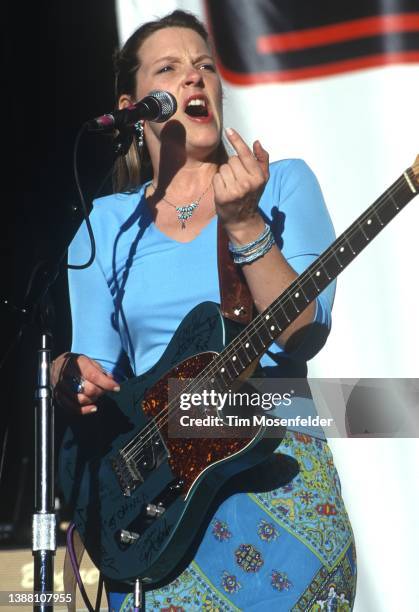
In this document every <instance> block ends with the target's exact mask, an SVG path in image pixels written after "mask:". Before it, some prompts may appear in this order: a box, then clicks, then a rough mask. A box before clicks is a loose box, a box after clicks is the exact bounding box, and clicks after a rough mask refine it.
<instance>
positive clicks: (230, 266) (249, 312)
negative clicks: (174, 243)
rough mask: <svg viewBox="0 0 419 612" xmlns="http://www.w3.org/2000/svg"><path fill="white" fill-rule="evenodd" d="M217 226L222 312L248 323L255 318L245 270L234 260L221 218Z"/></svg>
mask: <svg viewBox="0 0 419 612" xmlns="http://www.w3.org/2000/svg"><path fill="white" fill-rule="evenodd" d="M217 226H218V227H217V260H218V281H219V284H220V296H221V313H222V315H223V316H224V317H226V318H227V319H230V320H232V321H237V322H238V323H243V324H244V325H248V324H249V323H250V321H251V320H252V318H253V298H252V296H251V293H250V291H249V287H248V286H247V283H246V279H245V278H244V274H243V272H242V271H241V269H240V268H239V266H238V265H237V264H235V263H234V261H233V256H232V255H231V253H230V250H229V248H228V236H227V232H226V231H225V230H224V228H223V226H222V224H221V223H220V221H219V220H218V221H217Z"/></svg>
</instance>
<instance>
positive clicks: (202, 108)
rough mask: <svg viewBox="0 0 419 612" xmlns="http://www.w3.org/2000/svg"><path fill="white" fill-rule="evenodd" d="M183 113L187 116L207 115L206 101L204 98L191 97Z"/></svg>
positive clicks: (199, 116)
mask: <svg viewBox="0 0 419 612" xmlns="http://www.w3.org/2000/svg"><path fill="white" fill-rule="evenodd" d="M185 113H186V114H187V115H189V117H198V118H201V117H209V112H208V106H207V101H206V100H205V99H204V98H191V99H190V100H189V101H188V103H187V105H186V107H185Z"/></svg>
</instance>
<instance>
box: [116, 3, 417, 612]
mask: <svg viewBox="0 0 419 612" xmlns="http://www.w3.org/2000/svg"><path fill="white" fill-rule="evenodd" d="M175 8H182V9H185V10H190V11H192V12H194V13H195V14H196V15H197V16H198V17H200V18H201V19H202V20H204V21H205V20H206V12H205V10H204V3H203V2H201V1H199V0H189V1H184V2H175V1H170V0H159V2H153V3H145V2H141V1H140V0H138V1H134V0H131V1H128V0H119V2H117V12H118V20H119V29H120V36H121V41H124V40H126V38H127V37H128V36H129V35H130V34H131V33H132V31H133V30H135V29H136V28H137V27H138V26H139V25H140V24H141V23H143V22H145V21H148V20H150V19H154V18H155V17H160V16H162V15H164V14H166V13H168V12H170V11H172V10H174V9H175ZM224 90H225V115H224V117H225V126H231V127H234V128H235V129H237V130H238V131H239V132H240V133H241V134H242V136H243V137H244V138H245V139H246V140H247V142H248V143H251V142H252V141H253V140H255V139H256V138H258V139H260V140H261V142H262V144H263V146H264V147H265V148H266V149H267V150H268V151H269V153H270V156H271V160H275V159H280V158H288V157H299V158H303V159H304V160H305V161H307V163H308V164H309V165H310V166H311V167H312V169H313V170H314V172H315V173H316V175H317V177H318V179H319V182H320V185H321V187H322V190H323V193H324V196H325V199H326V202H327V205H328V208H329V211H330V214H331V217H332V219H333V222H334V225H335V229H336V232H337V234H340V233H341V232H343V231H344V230H345V229H346V228H347V227H348V226H349V225H350V224H351V223H352V221H353V220H355V218H356V217H358V216H359V215H360V214H361V213H362V212H363V211H364V210H365V209H366V208H367V207H368V206H369V205H370V204H371V203H372V202H373V201H374V200H376V199H377V197H378V196H380V195H381V193H382V192H383V191H384V190H385V189H387V187H389V186H390V185H391V184H392V183H393V182H394V180H396V179H397V178H398V177H399V176H400V175H401V174H402V172H403V171H404V170H405V169H406V168H407V167H408V166H410V165H412V163H413V161H414V159H415V157H416V155H417V154H418V153H419V122H418V109H419V64H418V63H406V64H402V63H400V64H392V65H388V66H378V67H376V68H374V67H372V68H371V67H370V68H366V69H362V70H354V71H353V72H345V73H342V74H335V75H332V76H321V77H319V78H307V79H304V80H296V81H292V82H278V83H270V84H260V85H232V84H231V83H227V82H225V83H224ZM418 234H419V198H416V199H415V200H413V202H412V203H410V204H409V205H408V206H407V208H406V210H404V211H402V212H401V213H400V215H399V216H398V217H397V218H396V219H395V220H394V221H393V222H391V224H390V225H389V226H388V227H387V228H385V229H384V230H383V232H382V234H380V236H378V237H377V238H376V240H374V242H373V244H371V245H369V246H368V247H367V248H366V250H365V251H364V252H363V253H361V254H360V255H359V257H357V259H356V260H355V261H354V262H353V263H352V264H350V266H349V268H348V269H347V270H345V271H344V272H343V273H342V275H341V276H340V278H339V280H338V289H337V294H336V301H335V305H334V310H333V327H332V331H331V334H330V337H329V339H328V342H327V344H326V347H325V348H324V349H323V350H322V351H321V352H320V354H319V355H318V356H316V358H315V359H314V360H313V361H312V362H311V363H310V375H311V376H312V377H315V376H318V377H327V378H344V377H347V378H355V379H356V378H361V377H362V378H372V377H376V378H386V377H389V378H398V377H406V378H419V359H418V358H417V356H416V349H417V347H418V346H419V325H418V322H417V313H418V312H419V288H418V282H417V276H418V274H417V269H416V266H417V259H418V257H417V244H418ZM418 409H419V406H418ZM331 447H332V449H333V451H334V456H335V461H336V465H337V467H338V470H339V472H340V477H341V480H342V484H343V494H344V499H345V503H346V506H347V509H348V513H349V515H350V518H351V521H352V524H353V528H354V532H355V538H356V543H357V551H358V562H359V578H358V592H357V598H356V603H355V610H356V611H357V612H372V611H374V612H375V611H380V612H394V610H403V612H410V611H412V612H413V611H414V610H417V609H418V605H419V604H418V602H417V599H418V596H417V590H416V583H417V576H416V574H417V569H418V567H419V527H418V525H419V522H418V520H417V509H418V508H419V485H418V478H417V472H418V466H419V443H418V440H417V439H411V440H409V439H403V440H383V439H379V440H377V439H376V440H332V441H331Z"/></svg>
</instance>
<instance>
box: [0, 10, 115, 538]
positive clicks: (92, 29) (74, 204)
mask: <svg viewBox="0 0 419 612" xmlns="http://www.w3.org/2000/svg"><path fill="white" fill-rule="evenodd" d="M11 4H12V6H10V5H11ZM6 6H7V8H6V9H5V10H4V12H3V19H2V21H3V32H2V40H3V52H2V58H3V70H2V72H3V77H5V78H3V88H2V89H3V95H2V119H3V121H2V130H1V132H2V136H3V139H2V141H3V155H2V158H3V162H2V167H3V179H2V196H3V198H2V200H3V202H2V219H3V223H2V232H1V250H0V254H1V279H2V282H1V288H0V301H1V315H0V334H1V336H0V337H1V341H0V359H2V360H3V358H4V356H5V354H6V352H7V350H8V347H10V345H11V343H12V342H13V339H14V338H15V336H16V333H17V331H18V329H19V328H20V327H21V326H22V324H23V325H24V326H25V331H24V334H23V337H22V339H21V340H20V342H19V344H18V346H17V347H14V348H13V349H12V350H11V351H9V354H8V356H7V358H6V361H5V363H4V365H3V366H2V368H1V369H0V382H1V390H2V394H1V396H2V402H1V403H2V407H1V408H2V418H1V429H0V452H1V455H0V461H2V463H1V465H2V468H3V469H2V475H1V480H0V500H1V504H0V546H2V545H3V546H4V545H10V544H15V543H22V544H23V543H26V544H27V545H30V542H31V538H30V530H29V527H30V524H31V520H32V512H33V480H34V477H33V474H34V465H33V463H34V462H33V438H34V427H33V422H34V400H33V397H34V389H35V384H36V359H37V350H38V347H39V343H40V340H39V338H40V334H39V326H38V325H37V324H33V323H32V322H31V319H33V318H36V317H32V316H31V317H28V316H27V317H24V318H22V317H21V316H19V314H18V313H17V312H16V311H15V310H14V309H13V306H15V307H17V308H18V307H22V305H23V304H24V303H25V293H26V291H27V288H28V283H29V280H30V277H31V274H32V272H33V270H34V268H35V267H39V265H40V264H41V262H43V263H42V268H43V269H44V270H45V269H53V268H54V263H55V262H57V261H58V260H59V258H60V254H62V253H63V251H64V250H65V246H66V245H67V244H68V243H69V241H70V240H71V238H72V236H73V235H74V233H75V231H76V229H77V227H78V226H79V224H80V222H81V219H82V217H81V211H80V202H79V196H78V193H77V190H76V186H75V182H74V178H73V162H72V155H73V145H74V141H75V137H76V134H77V132H78V130H79V128H80V127H81V126H82V124H83V123H84V122H85V121H86V120H87V119H90V118H92V117H95V116H97V115H100V114H102V113H104V112H109V111H111V110H112V109H113V108H114V99H113V71H112V54H113V52H114V50H115V49H116V48H117V46H118V40H117V31H116V18H115V13H114V2H113V0H88V1H87V2H86V0H84V1H83V0H72V1H71V2H68V0H66V1H63V0H54V1H50V2H44V3H43V2H36V3H20V2H15V3H6ZM111 163H112V154H111V145H110V142H109V138H107V137H103V136H92V135H85V136H83V137H82V140H81V143H80V154H79V169H80V175H81V181H82V185H83V188H84V190H85V193H86V195H87V200H88V201H89V202H90V201H91V199H92V197H93V195H94V194H95V192H96V190H97V188H98V187H99V185H100V183H101V182H102V180H103V178H104V177H105V176H106V174H107V172H108V171H109V169H110V166H111ZM109 189H110V187H109V184H107V185H106V187H105V192H106V191H109ZM37 278H38V280H35V283H34V285H33V287H32V291H31V293H32V296H30V301H32V300H33V299H34V298H35V299H36V298H37V297H38V296H39V294H40V287H41V286H42V284H43V281H42V278H43V274H38V277H37ZM4 300H8V302H9V304H12V308H11V307H10V306H7V307H6V306H5V305H4ZM92 300H94V296H92ZM49 302H50V304H49V310H50V311H51V312H52V311H55V317H52V318H51V319H50V326H51V330H52V332H53V337H54V355H57V354H59V353H61V352H63V351H64V350H68V349H69V347H70V340H71V328H70V320H69V308H68V295H67V283H66V273H65V269H64V266H63V265H62V266H61V268H60V274H59V276H58V278H57V280H56V282H55V284H54V286H53V287H52V289H51V291H50V300H49ZM92 304H93V305H94V302H92ZM87 306H92V305H87ZM57 417H58V423H57V425H58V429H59V428H60V426H61V423H60V418H59V415H57ZM10 526H13V527H14V529H13V532H12V533H10V531H9V529H10Z"/></svg>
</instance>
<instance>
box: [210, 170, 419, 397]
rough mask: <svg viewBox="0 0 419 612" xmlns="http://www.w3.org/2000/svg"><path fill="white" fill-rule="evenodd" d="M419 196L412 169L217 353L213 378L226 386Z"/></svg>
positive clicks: (213, 367)
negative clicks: (218, 379)
mask: <svg viewBox="0 0 419 612" xmlns="http://www.w3.org/2000/svg"><path fill="white" fill-rule="evenodd" d="M416 195H417V178H415V174H414V172H413V170H412V168H408V169H407V170H406V172H405V173H404V174H402V175H401V176H400V178H398V179H397V180H396V181H395V182H394V183H393V185H391V187H389V188H388V189H387V190H386V191H385V192H384V193H383V194H382V195H381V196H380V197H379V198H378V199H377V200H376V201H375V202H374V203H373V204H372V205H371V206H370V207H369V208H368V209H367V210H366V211H365V212H364V213H363V214H362V215H361V216H360V217H358V219H356V221H354V223H352V225H351V226H350V227H349V228H348V229H347V230H346V231H345V232H343V234H341V235H340V236H339V238H337V239H336V240H335V242H333V244H331V245H330V246H329V247H328V248H327V249H326V250H325V251H324V253H322V254H321V255H320V257H318V259H316V261H314V262H313V263H312V264H311V265H310V266H309V267H308V268H307V269H306V270H305V271H304V272H303V273H302V274H300V276H299V277H298V278H296V279H295V281H293V282H292V283H291V285H290V286H289V287H288V288H287V289H286V290H285V291H284V292H283V293H282V294H281V295H280V296H279V297H278V298H277V299H276V300H275V301H274V302H272V304H271V305H270V306H269V307H268V308H267V309H266V310H264V311H263V312H262V313H260V314H259V315H258V316H257V317H255V319H253V321H252V322H251V323H250V324H249V325H248V326H247V327H246V328H245V329H244V330H243V331H242V332H241V333H240V334H239V335H238V336H237V337H236V338H235V339H234V340H233V342H232V343H231V344H229V345H228V347H227V348H226V349H225V350H224V351H222V352H221V353H220V354H219V355H218V356H217V357H216V359H215V360H214V361H213V362H212V364H211V376H212V382H214V379H215V378H220V379H221V380H220V382H221V383H222V386H224V387H225V386H226V385H228V384H229V383H230V382H232V381H234V380H235V379H236V378H237V377H238V376H239V375H240V374H241V373H242V372H243V371H244V370H245V369H246V368H247V367H248V366H249V365H250V364H251V363H252V362H254V361H255V359H258V358H259V357H260V356H261V355H262V354H263V353H264V352H265V351H266V349H267V348H268V347H269V346H270V345H271V344H272V342H273V341H274V340H275V339H276V338H277V337H278V336H279V335H280V334H281V333H282V332H283V331H284V330H285V329H286V328H287V327H288V326H289V325H290V324H291V323H292V322H293V321H294V320H295V319H296V318H297V317H298V316H299V314H300V313H301V312H302V311H303V310H304V309H305V308H306V307H307V306H308V304H310V303H311V302H312V301H314V300H315V299H316V297H317V296H318V295H319V294H320V293H321V292H322V291H323V290H324V289H325V288H326V287H327V286H328V285H329V284H330V283H331V282H332V281H333V280H334V279H335V278H336V277H337V276H338V275H339V274H340V273H341V272H342V270H344V269H345V268H346V266H348V265H349V264H350V263H351V261H353V260H354V259H355V257H356V256H357V255H358V254H359V253H360V252H361V251H362V250H363V249H364V248H365V247H366V246H367V245H368V244H369V243H370V242H371V241H372V240H373V239H374V238H375V237H376V236H377V235H378V234H379V233H380V232H381V230H382V229H383V228H384V227H385V226H386V225H387V224H388V223H390V221H391V220H392V219H394V217H395V216H396V215H397V214H398V213H399V212H400V211H401V210H402V209H403V208H404V207H405V206H406V205H407V204H408V203H409V202H410V201H411V200H412V199H413V198H414V197H415V196H416ZM202 374H204V372H203V373H202Z"/></svg>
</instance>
